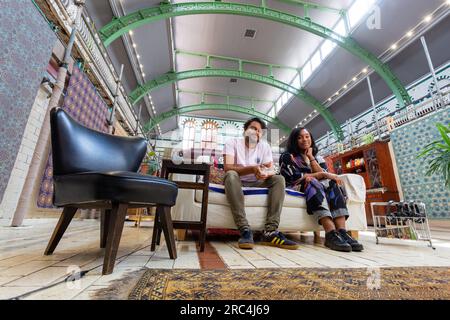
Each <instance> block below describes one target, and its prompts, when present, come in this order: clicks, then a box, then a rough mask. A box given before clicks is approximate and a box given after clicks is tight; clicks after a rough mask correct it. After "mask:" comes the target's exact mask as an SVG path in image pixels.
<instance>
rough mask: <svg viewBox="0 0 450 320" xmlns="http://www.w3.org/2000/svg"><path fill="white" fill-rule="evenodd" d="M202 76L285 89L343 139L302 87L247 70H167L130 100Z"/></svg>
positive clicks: (338, 128)
mask: <svg viewBox="0 0 450 320" xmlns="http://www.w3.org/2000/svg"><path fill="white" fill-rule="evenodd" d="M204 77H225V78H240V79H245V80H250V81H255V82H259V83H262V84H266V85H269V86H272V87H275V88H278V89H280V90H283V91H287V92H290V93H292V94H293V95H294V96H296V97H297V98H299V99H300V100H303V101H304V102H306V103H307V104H308V105H310V106H311V107H312V108H314V109H315V110H316V111H317V112H319V114H320V115H321V116H322V117H323V118H324V119H325V121H326V122H327V123H328V125H329V126H330V127H331V129H332V130H333V132H334V134H335V135H336V137H337V139H338V140H340V141H341V140H343V138H344V135H343V133H342V129H341V126H340V125H339V123H338V122H337V121H336V119H334V117H333V115H332V114H331V113H330V111H329V110H328V109H327V108H326V107H325V106H324V105H322V103H321V102H320V101H318V100H317V99H316V98H314V97H313V96H312V95H311V94H309V93H308V92H306V91H305V90H303V89H297V88H294V87H292V86H290V85H288V84H286V83H284V82H281V81H279V80H276V79H273V78H271V77H269V76H264V75H261V74H256V73H251V72H247V71H238V70H227V69H209V68H208V69H198V70H189V71H182V72H177V73H174V72H169V73H166V74H164V75H162V76H159V77H157V78H155V79H153V80H150V81H147V82H146V83H145V84H143V85H141V86H138V87H137V88H136V89H135V90H134V91H133V92H131V93H130V96H129V98H130V101H131V103H132V104H136V103H137V102H138V101H139V100H140V99H142V98H143V97H144V96H145V95H146V94H148V93H149V92H151V91H152V90H155V89H157V88H159V87H162V86H165V85H168V84H171V83H173V82H177V81H181V80H187V79H193V78H204Z"/></svg>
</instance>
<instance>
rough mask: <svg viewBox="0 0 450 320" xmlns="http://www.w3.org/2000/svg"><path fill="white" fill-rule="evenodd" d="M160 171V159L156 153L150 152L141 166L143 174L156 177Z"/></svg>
mask: <svg viewBox="0 0 450 320" xmlns="http://www.w3.org/2000/svg"><path fill="white" fill-rule="evenodd" d="M158 170H159V158H158V155H157V154H156V152H155V151H149V152H148V153H147V154H146V156H145V158H144V161H143V162H142V165H141V172H142V173H144V174H149V175H155V174H156V173H157V172H158Z"/></svg>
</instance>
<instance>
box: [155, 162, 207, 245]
mask: <svg viewBox="0 0 450 320" xmlns="http://www.w3.org/2000/svg"><path fill="white" fill-rule="evenodd" d="M210 167H211V165H209V164H206V163H201V164H197V163H194V164H190V163H181V164H175V163H173V161H172V160H171V159H164V160H163V163H162V167H161V178H164V179H168V178H169V174H171V173H178V174H190V175H200V176H203V182H202V183H199V182H187V181H174V182H175V183H176V184H177V185H178V188H179V189H194V190H202V191H203V197H202V209H201V217H200V221H181V220H174V221H173V222H172V224H173V228H174V229H187V230H189V229H190V230H199V231H200V239H199V240H200V252H203V251H204V250H205V241H206V218H207V214H208V194H209V190H208V186H209V172H210ZM161 230H162V228H161V222H160V219H159V215H158V212H157V213H156V216H155V226H154V231H153V238H152V245H151V247H152V250H153V249H154V247H155V244H158V245H159V242H160V238H161Z"/></svg>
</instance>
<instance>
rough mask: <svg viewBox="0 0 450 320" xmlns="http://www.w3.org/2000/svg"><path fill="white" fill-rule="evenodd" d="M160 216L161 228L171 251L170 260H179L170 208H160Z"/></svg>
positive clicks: (158, 208)
mask: <svg viewBox="0 0 450 320" xmlns="http://www.w3.org/2000/svg"><path fill="white" fill-rule="evenodd" d="M156 210H157V211H159V216H160V220H161V227H162V230H163V232H164V238H165V239H166V244H167V249H168V250H169V256H170V259H176V258H177V248H176V245H175V237H174V234H173V225H172V217H171V215H170V207H166V206H158V207H157V209H156Z"/></svg>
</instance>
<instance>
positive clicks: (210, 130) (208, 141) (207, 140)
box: [202, 120, 219, 149]
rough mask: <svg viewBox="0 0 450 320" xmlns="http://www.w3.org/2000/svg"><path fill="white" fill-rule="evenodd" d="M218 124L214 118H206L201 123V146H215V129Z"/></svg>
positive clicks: (213, 147)
mask: <svg viewBox="0 0 450 320" xmlns="http://www.w3.org/2000/svg"><path fill="white" fill-rule="evenodd" d="M218 129H219V124H218V123H217V122H216V121H214V120H206V121H204V122H203V123H202V148H203V149H215V148H216V147H217V131H218Z"/></svg>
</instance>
